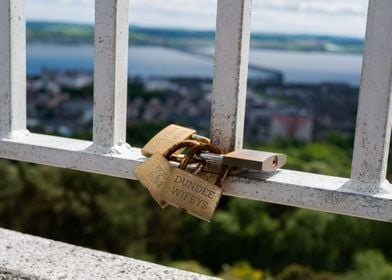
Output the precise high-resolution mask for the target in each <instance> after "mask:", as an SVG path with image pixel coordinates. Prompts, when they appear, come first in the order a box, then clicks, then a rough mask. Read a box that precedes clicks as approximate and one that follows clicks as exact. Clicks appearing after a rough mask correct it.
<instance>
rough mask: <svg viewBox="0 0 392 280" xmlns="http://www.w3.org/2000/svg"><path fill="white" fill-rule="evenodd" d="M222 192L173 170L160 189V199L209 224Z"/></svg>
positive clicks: (187, 174)
mask: <svg viewBox="0 0 392 280" xmlns="http://www.w3.org/2000/svg"><path fill="white" fill-rule="evenodd" d="M222 192H223V190H222V188H220V187H218V186H216V185H214V184H211V183H210V182H208V181H206V180H204V179H202V178H200V177H197V176H196V175H194V174H191V173H189V172H187V171H184V170H182V169H179V168H174V169H173V170H172V171H171V172H170V175H169V178H168V179H167V181H166V183H165V185H164V187H163V189H162V192H161V198H162V199H163V200H165V201H166V202H168V203H169V204H170V205H172V206H174V207H176V208H179V209H181V210H183V211H185V212H187V213H189V214H191V215H194V216H196V217H198V218H200V219H202V220H205V221H208V222H209V221H210V220H211V218H212V215H213V214H214V212H215V209H216V207H217V205H218V203H219V200H220V198H221V196H222Z"/></svg>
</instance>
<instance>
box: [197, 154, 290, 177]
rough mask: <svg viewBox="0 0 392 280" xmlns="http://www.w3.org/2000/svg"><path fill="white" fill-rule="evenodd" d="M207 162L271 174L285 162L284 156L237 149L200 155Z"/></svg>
mask: <svg viewBox="0 0 392 280" xmlns="http://www.w3.org/2000/svg"><path fill="white" fill-rule="evenodd" d="M199 157H200V158H202V159H204V160H206V161H207V162H210V163H214V164H219V165H227V166H231V167H238V168H246V169H254V170H259V171H266V172H271V171H275V170H277V169H279V168H281V167H283V166H284V165H285V164H286V162H287V156H286V155H284V154H277V153H270V152H263V151H256V150H247V149H239V150H235V151H233V152H230V153H228V154H225V155H222V154H215V153H200V154H199Z"/></svg>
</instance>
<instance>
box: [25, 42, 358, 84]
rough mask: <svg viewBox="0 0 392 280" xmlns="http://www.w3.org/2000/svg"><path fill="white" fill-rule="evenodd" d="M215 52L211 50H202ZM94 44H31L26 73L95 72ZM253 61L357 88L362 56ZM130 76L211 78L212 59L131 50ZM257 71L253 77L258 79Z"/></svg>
mask: <svg viewBox="0 0 392 280" xmlns="http://www.w3.org/2000/svg"><path fill="white" fill-rule="evenodd" d="M201 51H203V52H206V53H213V50H212V49H202V50H201ZM93 55H94V47H93V46H92V45H54V44H28V46H27V72H28V74H38V73H40V72H41V71H42V70H44V69H58V70H82V69H83V70H92V69H93ZM250 62H251V63H252V64H254V65H260V66H263V67H270V68H273V69H276V70H279V71H282V73H283V74H284V77H285V81H288V82H307V83H319V82H346V83H350V84H353V85H358V84H359V80H360V71H361V64H362V57H361V55H358V54H335V53H322V52H308V53H304V52H289V51H274V50H260V49H252V50H251V52H250ZM128 67H129V73H130V74H131V75H140V76H147V77H148V76H168V77H174V76H181V77H212V74H213V62H212V59H208V58H203V57H200V56H195V55H192V54H188V53H185V52H181V51H177V50H174V49H169V48H165V47H155V46H134V47H130V49H129V61H128ZM258 75H260V73H258V72H257V71H250V76H251V77H253V78H257V76H258Z"/></svg>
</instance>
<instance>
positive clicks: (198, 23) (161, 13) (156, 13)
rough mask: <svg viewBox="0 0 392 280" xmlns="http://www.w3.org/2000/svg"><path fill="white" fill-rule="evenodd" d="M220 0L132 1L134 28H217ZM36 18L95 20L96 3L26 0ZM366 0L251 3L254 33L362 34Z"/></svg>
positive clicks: (30, 14)
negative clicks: (217, 11) (135, 26)
mask: <svg viewBox="0 0 392 280" xmlns="http://www.w3.org/2000/svg"><path fill="white" fill-rule="evenodd" d="M216 1H217V0H131V1H130V22H131V23H132V24H136V25H144V26H161V27H177V28H197V29H214V28H215V16H216V6H217V2H216ZM26 2H27V16H28V18H29V19H35V20H56V21H67V22H69V21H73V22H93V21H94V1H93V0H50V1H48V0H26ZM367 5H368V0H253V10H252V13H253V15H252V29H253V30H254V31H264V32H279V33H316V34H321V33H322V34H334V35H346V36H359V37H362V36H363V35H364V30H365V21H366V10H367Z"/></svg>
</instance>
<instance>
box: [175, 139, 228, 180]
mask: <svg viewBox="0 0 392 280" xmlns="http://www.w3.org/2000/svg"><path fill="white" fill-rule="evenodd" d="M200 151H207V152H210V153H214V154H221V153H222V151H221V149H220V148H219V147H217V146H215V145H212V144H199V145H195V146H193V147H191V148H190V149H189V151H188V152H187V153H186V155H185V157H184V159H183V160H182V161H181V163H180V166H179V168H180V169H182V170H185V169H186V167H187V166H188V164H189V162H190V161H191V159H193V157H194V156H195V155H196V154H197V153H198V152H200ZM205 165H206V161H203V165H202V166H201V164H200V163H199V165H198V166H197V167H196V170H195V171H194V172H193V174H197V173H199V172H200V171H202V169H203V168H204V166H205ZM229 171H230V168H229V167H228V166H226V165H221V172H220V173H219V176H218V177H217V178H216V181H215V185H216V186H218V187H222V185H223V181H224V180H225V178H226V176H227V175H228V174H229Z"/></svg>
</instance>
